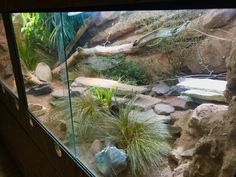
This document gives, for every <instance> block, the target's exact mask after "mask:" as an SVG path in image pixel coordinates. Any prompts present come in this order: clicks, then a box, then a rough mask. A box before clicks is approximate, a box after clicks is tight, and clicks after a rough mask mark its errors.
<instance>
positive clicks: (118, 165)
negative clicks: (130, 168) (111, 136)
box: [95, 146, 128, 177]
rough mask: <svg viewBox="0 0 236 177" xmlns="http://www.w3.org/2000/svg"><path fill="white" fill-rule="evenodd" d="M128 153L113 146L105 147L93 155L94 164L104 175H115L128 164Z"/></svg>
mask: <svg viewBox="0 0 236 177" xmlns="http://www.w3.org/2000/svg"><path fill="white" fill-rule="evenodd" d="M127 160H128V155H127V154H126V153H125V151H124V150H122V149H118V148H116V147H114V146H112V147H110V146H108V147H106V148H104V149H103V150H102V151H101V152H99V153H97V154H96V155H95V164H96V167H97V168H98V170H99V171H100V172H101V173H102V174H103V175H104V176H105V177H113V176H117V175H118V174H119V173H121V172H122V171H123V170H125V169H126V168H127V165H128V162H127Z"/></svg>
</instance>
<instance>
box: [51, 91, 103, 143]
mask: <svg viewBox="0 0 236 177" xmlns="http://www.w3.org/2000/svg"><path fill="white" fill-rule="evenodd" d="M69 105H70V104H69V100H68V99H63V100H57V101H54V107H53V109H52V110H51V112H50V119H51V122H55V121H61V120H62V121H64V122H66V125H67V136H68V137H71V136H72V130H71V121H72V120H73V123H74V130H75V132H74V133H75V135H76V137H77V138H78V140H79V141H82V142H92V141H93V140H94V139H96V138H99V137H100V134H99V133H101V131H100V130H99V129H100V127H101V124H102V122H103V119H102V114H101V113H102V110H101V107H100V106H99V103H98V101H97V100H96V99H95V98H94V97H92V96H91V95H84V96H81V97H79V98H78V97H74V98H71V108H70V106H69ZM70 111H72V112H70ZM71 116H72V118H71Z"/></svg>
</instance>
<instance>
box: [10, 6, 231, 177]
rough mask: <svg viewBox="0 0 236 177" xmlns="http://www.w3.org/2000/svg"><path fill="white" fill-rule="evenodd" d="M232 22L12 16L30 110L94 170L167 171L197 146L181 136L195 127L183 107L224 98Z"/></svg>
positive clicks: (209, 15) (197, 13)
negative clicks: (186, 129) (226, 61)
mask: <svg viewBox="0 0 236 177" xmlns="http://www.w3.org/2000/svg"><path fill="white" fill-rule="evenodd" d="M222 18H223V19H222ZM234 18H235V11H234V10H232V9H231V10H228V9H222V10H212V11H210V10H174V11H111V12H109V11H106V12H63V13H20V14H14V17H13V19H14V20H13V21H14V27H15V32H16V36H17V44H18V48H19V52H20V57H21V62H22V68H23V69H24V77H25V85H26V89H27V90H26V92H27V98H28V103H29V108H30V110H31V111H32V112H33V113H34V114H35V115H36V116H37V117H38V118H39V120H41V121H42V122H43V123H44V124H45V125H46V126H47V127H48V128H49V129H50V130H51V131H52V132H53V133H54V134H55V135H56V136H57V137H58V138H59V139H60V140H61V141H62V142H64V143H65V145H66V146H67V147H68V148H69V149H70V150H71V151H72V152H73V154H74V155H75V157H76V158H77V160H78V161H82V162H83V163H84V164H85V165H86V166H87V167H88V168H89V169H90V170H91V171H92V172H93V173H94V174H95V175H96V176H122V177H131V176H132V177H136V176H138V177H147V176H152V177H159V176H162V175H163V174H168V175H169V176H171V175H172V173H173V169H174V168H176V167H177V164H178V163H180V161H179V160H178V159H176V158H174V159H172V157H175V154H176V153H177V157H180V156H181V160H183V161H185V160H189V158H191V154H192V153H193V150H194V144H195V140H193V141H192V142H191V143H192V144H191V143H190V144H189V139H191V140H192V137H191V136H189V135H186V134H182V135H183V136H182V135H181V129H184V131H183V132H185V128H186V127H187V128H190V130H188V131H189V132H190V134H191V133H193V132H195V131H194V130H193V132H191V131H192V129H191V127H188V126H191V125H188V124H187V123H188V120H189V119H190V117H189V114H190V113H191V111H190V112H189V111H186V110H188V109H190V110H194V109H195V108H196V107H197V106H199V105H200V104H202V103H217V104H226V103H225V99H224V96H223V91H224V88H225V84H226V81H225V71H226V66H225V59H226V58H227V57H229V54H230V48H231V44H232V38H233V36H234V34H235V28H234V27H235V25H234V24H233V23H235V19H234ZM231 23H232V24H231ZM189 77H190V78H189ZM199 78H200V79H199ZM206 90H207V92H206ZM208 91H209V95H208ZM212 95H214V96H212ZM215 95H217V96H215ZM175 120H177V123H176V124H174V125H173V123H174V121H175ZM179 121H180V122H179ZM185 133H186V132H185ZM187 134H188V133H187ZM180 135H181V138H182V139H181V141H176V139H177V138H178V137H179V136H180ZM182 141H183V142H182ZM186 141H187V142H186ZM193 142H194V143H193ZM171 151H172V153H174V154H172V153H171ZM170 154H171V157H170V156H169V155H170ZM189 154H190V155H189ZM168 157H169V158H170V159H169V161H168ZM172 162H173V163H172ZM181 163H182V161H181Z"/></svg>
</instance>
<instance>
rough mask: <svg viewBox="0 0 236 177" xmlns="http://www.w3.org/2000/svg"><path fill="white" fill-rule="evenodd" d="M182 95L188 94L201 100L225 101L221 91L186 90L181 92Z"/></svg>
mask: <svg viewBox="0 0 236 177" xmlns="http://www.w3.org/2000/svg"><path fill="white" fill-rule="evenodd" d="M182 94H183V95H187V96H190V97H192V98H197V99H201V100H208V101H217V102H226V100H225V97H224V94H223V92H222V93H217V92H210V91H205V90H187V91H184V92H183V93H182Z"/></svg>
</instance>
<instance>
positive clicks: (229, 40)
mask: <svg viewBox="0 0 236 177" xmlns="http://www.w3.org/2000/svg"><path fill="white" fill-rule="evenodd" d="M189 29H191V30H193V31H197V32H199V33H201V34H204V35H206V36H208V37H212V38H215V39H219V40H222V41H228V42H232V40H231V39H226V38H222V37H218V36H214V35H210V34H207V33H204V32H202V31H200V30H197V29H193V28H189Z"/></svg>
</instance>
